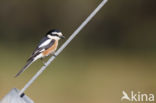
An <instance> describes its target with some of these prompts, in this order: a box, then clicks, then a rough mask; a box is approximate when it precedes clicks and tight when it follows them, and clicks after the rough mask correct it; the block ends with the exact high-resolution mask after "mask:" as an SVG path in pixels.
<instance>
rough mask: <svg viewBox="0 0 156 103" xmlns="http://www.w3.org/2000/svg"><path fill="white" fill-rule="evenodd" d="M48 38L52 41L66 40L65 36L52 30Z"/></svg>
mask: <svg viewBox="0 0 156 103" xmlns="http://www.w3.org/2000/svg"><path fill="white" fill-rule="evenodd" d="M46 35H47V37H48V38H50V39H56V40H59V39H64V38H65V37H64V36H63V34H62V32H61V31H59V30H56V29H53V30H50V31H48V32H47V34H46Z"/></svg>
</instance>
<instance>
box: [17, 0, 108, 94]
mask: <svg viewBox="0 0 156 103" xmlns="http://www.w3.org/2000/svg"><path fill="white" fill-rule="evenodd" d="M106 2H107V0H103V1H102V2H101V3H100V4H99V5H98V7H97V8H96V9H95V10H94V11H93V12H92V13H91V14H90V15H89V16H88V17H87V19H86V20H85V21H84V22H83V23H82V24H81V25H80V26H79V27H78V28H77V29H76V30H75V31H74V32H73V34H72V35H71V36H70V37H69V38H68V40H66V42H65V43H64V44H63V45H62V46H61V47H60V48H59V49H58V50H57V52H56V53H55V56H52V57H51V58H50V59H49V60H48V61H47V62H46V63H45V65H44V66H42V67H41V69H40V70H39V71H38V72H37V73H36V74H35V75H34V76H33V77H32V78H31V80H30V81H28V83H27V84H26V85H25V86H24V88H22V89H21V91H20V92H19V95H22V94H23V93H24V91H25V90H26V89H27V88H28V87H29V86H30V85H31V84H32V83H33V82H34V81H35V80H36V79H37V77H38V76H39V75H40V74H41V73H42V72H43V71H44V70H45V69H46V68H47V67H48V66H49V64H50V63H51V62H52V61H53V60H54V59H55V58H56V56H58V55H59V54H60V53H61V52H62V51H63V49H64V48H66V46H67V45H68V44H69V43H70V42H71V41H72V39H73V38H74V37H75V36H76V35H77V34H78V33H79V32H80V31H81V30H82V29H83V28H84V27H85V26H86V25H87V24H88V22H89V21H90V20H91V19H92V18H93V17H94V16H95V15H96V14H97V12H98V11H99V10H100V9H101V8H102V7H103V6H104V5H105V4H106Z"/></svg>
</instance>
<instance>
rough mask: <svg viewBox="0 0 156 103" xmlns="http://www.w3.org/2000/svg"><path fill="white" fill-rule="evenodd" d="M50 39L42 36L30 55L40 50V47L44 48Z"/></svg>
mask: <svg viewBox="0 0 156 103" xmlns="http://www.w3.org/2000/svg"><path fill="white" fill-rule="evenodd" d="M51 41H52V40H51V39H49V38H48V37H44V38H42V39H41V41H40V42H39V44H38V46H37V48H36V49H35V50H34V52H33V53H32V55H34V54H36V53H38V52H42V49H43V50H44V47H45V46H47V45H49V44H50V42H51Z"/></svg>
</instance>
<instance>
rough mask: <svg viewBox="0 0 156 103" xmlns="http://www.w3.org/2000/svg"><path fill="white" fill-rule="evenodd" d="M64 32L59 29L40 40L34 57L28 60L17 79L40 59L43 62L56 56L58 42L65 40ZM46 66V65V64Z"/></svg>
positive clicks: (33, 54)
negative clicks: (46, 58)
mask: <svg viewBox="0 0 156 103" xmlns="http://www.w3.org/2000/svg"><path fill="white" fill-rule="evenodd" d="M64 38H65V37H64V36H63V34H62V32H61V31H60V30H57V29H52V30H49V31H48V32H47V33H46V35H45V36H44V37H43V38H42V39H41V40H40V42H39V44H38V45H37V47H36V49H35V50H34V51H33V53H32V55H31V56H30V57H29V58H28V60H27V62H26V65H25V66H24V67H23V68H22V69H20V71H19V72H18V73H17V74H16V75H15V77H17V76H19V75H20V74H21V73H22V72H24V71H25V70H26V69H27V68H28V67H29V66H30V65H31V64H32V63H33V62H35V61H36V60H38V59H41V60H43V58H44V57H47V56H49V55H50V54H52V55H53V56H56V55H55V51H56V49H57V47H58V42H59V40H60V39H64ZM44 65H45V63H44Z"/></svg>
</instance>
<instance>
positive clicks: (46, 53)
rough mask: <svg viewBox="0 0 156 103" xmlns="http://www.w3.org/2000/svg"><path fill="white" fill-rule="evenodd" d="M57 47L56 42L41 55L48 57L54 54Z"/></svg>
mask: <svg viewBox="0 0 156 103" xmlns="http://www.w3.org/2000/svg"><path fill="white" fill-rule="evenodd" d="M57 46H58V41H57V40H56V41H55V43H54V44H53V45H52V46H51V47H50V48H48V49H47V50H45V51H43V52H42V54H43V55H44V56H48V55H50V54H52V53H54V52H55V51H56V49H57Z"/></svg>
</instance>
